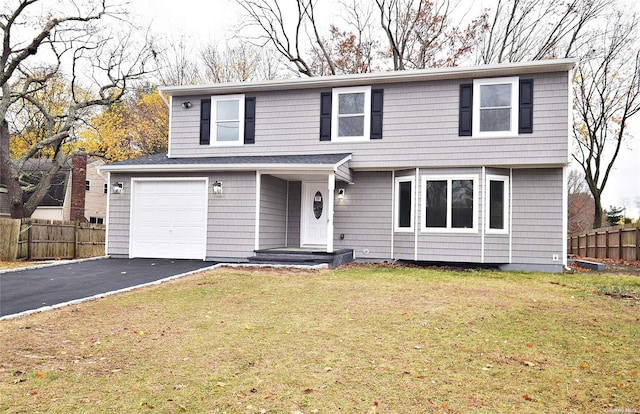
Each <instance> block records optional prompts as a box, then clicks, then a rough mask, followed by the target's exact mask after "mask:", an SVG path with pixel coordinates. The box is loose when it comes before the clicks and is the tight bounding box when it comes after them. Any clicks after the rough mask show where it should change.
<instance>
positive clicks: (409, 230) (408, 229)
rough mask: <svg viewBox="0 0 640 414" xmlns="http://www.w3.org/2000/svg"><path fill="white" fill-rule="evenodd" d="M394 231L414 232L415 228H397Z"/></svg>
mask: <svg viewBox="0 0 640 414" xmlns="http://www.w3.org/2000/svg"><path fill="white" fill-rule="evenodd" d="M393 232H394V233H407V234H408V233H414V229H413V228H395V229H393Z"/></svg>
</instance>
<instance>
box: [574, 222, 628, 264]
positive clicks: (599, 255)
mask: <svg viewBox="0 0 640 414" xmlns="http://www.w3.org/2000/svg"><path fill="white" fill-rule="evenodd" d="M567 250H568V253H569V254H575V255H577V256H582V257H591V258H595V259H616V260H618V259H619V260H625V261H640V227H636V226H620V227H608V228H603V229H596V230H591V231H589V232H586V233H583V234H576V235H572V236H569V237H568V238H567Z"/></svg>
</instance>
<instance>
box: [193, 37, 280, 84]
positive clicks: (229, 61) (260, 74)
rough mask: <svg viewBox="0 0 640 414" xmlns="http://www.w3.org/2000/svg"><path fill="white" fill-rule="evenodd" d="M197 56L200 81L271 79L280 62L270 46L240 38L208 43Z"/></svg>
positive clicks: (275, 74) (276, 71) (276, 75)
mask: <svg viewBox="0 0 640 414" xmlns="http://www.w3.org/2000/svg"><path fill="white" fill-rule="evenodd" d="M200 59H201V62H202V66H203V70H202V78H203V81H204V82H213V83H221V82H244V81H248V80H269V79H275V78H277V77H278V74H279V73H280V66H281V65H280V61H279V60H278V57H277V56H276V55H275V54H274V52H273V51H272V50H271V49H264V48H258V47H256V46H254V45H252V44H250V43H244V42H238V43H236V42H233V43H232V42H227V43H226V44H225V45H222V46H221V45H220V44H209V45H207V46H205V48H204V49H203V50H202V52H201V53H200Z"/></svg>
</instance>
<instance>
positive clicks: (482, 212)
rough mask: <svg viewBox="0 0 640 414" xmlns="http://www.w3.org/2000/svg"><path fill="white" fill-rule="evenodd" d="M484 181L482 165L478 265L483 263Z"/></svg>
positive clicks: (484, 174)
mask: <svg viewBox="0 0 640 414" xmlns="http://www.w3.org/2000/svg"><path fill="white" fill-rule="evenodd" d="M486 180H487V175H486V167H485V166H484V165H483V166H482V184H481V185H482V191H481V192H480V206H481V207H480V211H481V213H480V263H484V214H485V211H484V210H485V207H486V205H487V203H486V200H485V197H486V192H487V189H486V188H485V187H486V183H487V182H486Z"/></svg>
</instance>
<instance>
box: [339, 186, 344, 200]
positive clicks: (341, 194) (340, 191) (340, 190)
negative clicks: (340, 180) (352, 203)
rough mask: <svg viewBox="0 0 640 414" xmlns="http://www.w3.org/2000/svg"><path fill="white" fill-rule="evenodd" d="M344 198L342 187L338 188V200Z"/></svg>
mask: <svg viewBox="0 0 640 414" xmlns="http://www.w3.org/2000/svg"><path fill="white" fill-rule="evenodd" d="M343 199H344V188H338V200H343Z"/></svg>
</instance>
